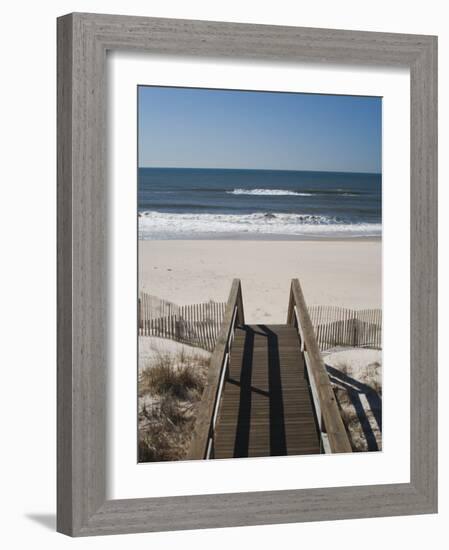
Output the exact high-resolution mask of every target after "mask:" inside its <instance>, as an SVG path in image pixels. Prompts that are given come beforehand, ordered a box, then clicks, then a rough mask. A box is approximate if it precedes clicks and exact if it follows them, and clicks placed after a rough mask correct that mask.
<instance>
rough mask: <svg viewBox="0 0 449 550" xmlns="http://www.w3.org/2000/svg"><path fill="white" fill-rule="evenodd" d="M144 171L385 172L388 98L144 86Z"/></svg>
mask: <svg viewBox="0 0 449 550" xmlns="http://www.w3.org/2000/svg"><path fill="white" fill-rule="evenodd" d="M138 94H139V95H138V97H139V121H138V122H139V166H153V167H173V168H182V167H185V168H187V167H191V168H254V169H257V168H259V169H279V170H330V171H347V172H381V136H382V128H381V118H382V115H381V109H382V103H381V101H382V100H381V98H378V97H357V96H333V95H319V94H298V93H294V94H293V93H277V92H243V91H233V90H208V89H194V88H165V87H150V86H140V87H139V88H138Z"/></svg>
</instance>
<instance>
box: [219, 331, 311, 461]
mask: <svg viewBox="0 0 449 550" xmlns="http://www.w3.org/2000/svg"><path fill="white" fill-rule="evenodd" d="M214 451H215V452H214V456H215V458H231V457H246V456H248V457H249V456H253V457H254V456H279V455H287V454H289V455H300V454H317V453H319V452H320V441H319V436H318V433H317V428H316V424H315V418H314V412H313V408H312V402H311V398H310V393H309V388H308V384H307V379H306V378H305V368H304V359H303V356H302V354H301V351H300V348H299V341H298V337H297V333H296V331H295V329H294V328H292V327H290V326H287V325H268V326H265V325H251V326H250V325H244V326H242V327H240V328H238V329H237V330H236V332H235V339H234V343H233V346H232V352H231V361H230V366H229V374H228V379H227V381H226V384H225V388H224V393H223V399H222V405H221V410H220V415H219V420H218V425H217V429H216V436H215V448H214Z"/></svg>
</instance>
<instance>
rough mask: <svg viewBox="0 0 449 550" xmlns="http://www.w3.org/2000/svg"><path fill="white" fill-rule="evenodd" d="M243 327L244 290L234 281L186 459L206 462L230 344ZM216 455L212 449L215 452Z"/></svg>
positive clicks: (237, 281)
mask: <svg viewBox="0 0 449 550" xmlns="http://www.w3.org/2000/svg"><path fill="white" fill-rule="evenodd" d="M237 323H239V324H243V323H244V312H243V301H242V289H241V285H240V280H239V279H234V280H233V281H232V286H231V292H230V293H229V298H228V302H227V304H226V309H225V314H224V318H223V323H222V325H221V329H220V333H219V335H218V338H217V342H216V344H215V348H214V351H213V353H212V355H211V358H210V364H209V372H208V377H207V382H206V387H205V388H204V391H203V395H202V397H201V402H200V404H199V407H198V413H197V417H196V422H195V426H194V430H193V436H192V440H191V442H190V448H189V451H188V454H187V457H186V458H187V459H190V460H195V459H204V458H206V455H207V450H208V446H209V442H210V440H211V439H212V441H213V436H214V434H213V433H212V432H213V426H212V424H213V418H214V416H216V414H217V410H218V407H219V406H220V403H219V401H220V397H221V396H220V395H219V388H220V382H222V380H223V375H224V371H225V369H227V365H228V361H229V351H230V350H229V342H230V337H231V335H232V334H233V332H234V329H235V325H236V324H237ZM212 453H213V448H212Z"/></svg>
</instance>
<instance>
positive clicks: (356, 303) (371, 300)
mask: <svg viewBox="0 0 449 550" xmlns="http://www.w3.org/2000/svg"><path fill="white" fill-rule="evenodd" d="M381 257H382V243H381V240H380V239H371V240H368V239H346V240H305V241H299V240H295V241H293V240H291V241H273V240H269V241H260V240H253V241H248V240H159V241H157V240H147V241H143V240H140V241H139V287H140V289H141V290H143V291H145V292H148V293H151V294H153V295H156V296H158V297H160V298H164V299H167V300H170V301H172V302H175V303H177V304H180V305H182V304H188V303H197V302H202V301H208V300H211V299H212V300H216V301H226V299H227V296H228V293H229V289H230V286H231V282H232V279H233V278H234V277H238V278H240V279H241V281H242V292H243V301H244V309H245V317H246V321H247V322H249V323H262V322H263V323H265V322H271V323H284V322H285V319H286V315H287V305H288V297H289V288H290V281H291V279H292V278H295V277H297V278H299V280H300V282H301V285H302V288H303V292H304V296H305V299H306V302H307V304H308V305H336V306H343V307H348V308H355V309H357V308H360V309H364V308H380V307H381V301H382V288H381V281H382V268H381V266H382V261H381Z"/></svg>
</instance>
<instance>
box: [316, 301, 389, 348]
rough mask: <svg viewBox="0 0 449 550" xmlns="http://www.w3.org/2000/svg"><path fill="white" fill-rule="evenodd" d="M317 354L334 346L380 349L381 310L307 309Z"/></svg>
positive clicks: (321, 307) (332, 307) (333, 307)
mask: <svg viewBox="0 0 449 550" xmlns="http://www.w3.org/2000/svg"><path fill="white" fill-rule="evenodd" d="M308 309H309V314H310V318H311V320H312V325H313V328H314V330H315V334H316V337H317V340H318V344H319V346H320V349H321V351H324V350H326V349H329V348H332V347H335V346H349V347H360V348H376V349H381V348H382V310H381V309H363V310H352V309H346V308H342V307H337V306H311V307H309V308H308Z"/></svg>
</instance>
